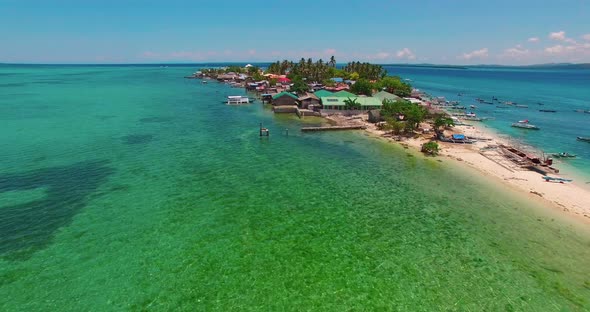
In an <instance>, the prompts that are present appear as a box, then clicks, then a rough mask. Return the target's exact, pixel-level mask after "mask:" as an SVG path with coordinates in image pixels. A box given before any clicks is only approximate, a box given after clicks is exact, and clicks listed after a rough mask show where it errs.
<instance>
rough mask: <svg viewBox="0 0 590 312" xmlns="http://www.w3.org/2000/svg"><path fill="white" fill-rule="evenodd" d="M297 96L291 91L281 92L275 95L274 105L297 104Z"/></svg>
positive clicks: (273, 98)
mask: <svg viewBox="0 0 590 312" xmlns="http://www.w3.org/2000/svg"><path fill="white" fill-rule="evenodd" d="M297 99H298V98H297V96H296V95H294V94H293V93H290V92H281V93H277V94H275V95H273V97H272V105H273V106H284V105H297Z"/></svg>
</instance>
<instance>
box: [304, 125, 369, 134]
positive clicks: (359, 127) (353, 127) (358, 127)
mask: <svg viewBox="0 0 590 312" xmlns="http://www.w3.org/2000/svg"><path fill="white" fill-rule="evenodd" d="M365 129H367V126H364V125H351V126H325V127H303V128H301V131H303V132H311V131H335V130H365Z"/></svg>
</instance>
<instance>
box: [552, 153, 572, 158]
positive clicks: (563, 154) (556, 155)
mask: <svg viewBox="0 0 590 312" xmlns="http://www.w3.org/2000/svg"><path fill="white" fill-rule="evenodd" d="M551 156H553V157H556V158H575V157H576V155H574V154H570V153H566V152H563V153H553V154H551Z"/></svg>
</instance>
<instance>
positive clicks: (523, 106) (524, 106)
mask: <svg viewBox="0 0 590 312" xmlns="http://www.w3.org/2000/svg"><path fill="white" fill-rule="evenodd" d="M514 106H516V107H520V108H529V107H528V106H527V105H519V104H517V105H514Z"/></svg>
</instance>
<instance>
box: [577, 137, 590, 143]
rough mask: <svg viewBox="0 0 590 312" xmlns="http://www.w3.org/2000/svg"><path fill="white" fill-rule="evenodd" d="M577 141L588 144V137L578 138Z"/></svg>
mask: <svg viewBox="0 0 590 312" xmlns="http://www.w3.org/2000/svg"><path fill="white" fill-rule="evenodd" d="M578 141H584V142H590V137H578Z"/></svg>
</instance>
